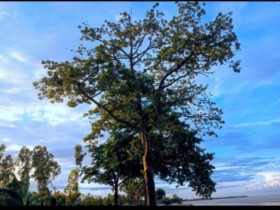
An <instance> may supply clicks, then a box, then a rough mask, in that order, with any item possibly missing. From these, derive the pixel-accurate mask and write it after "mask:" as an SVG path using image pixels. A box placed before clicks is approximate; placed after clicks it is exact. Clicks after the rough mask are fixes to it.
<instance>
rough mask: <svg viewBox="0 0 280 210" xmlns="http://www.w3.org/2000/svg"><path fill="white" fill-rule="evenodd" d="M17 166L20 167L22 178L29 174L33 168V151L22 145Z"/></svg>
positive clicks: (19, 172)
mask: <svg viewBox="0 0 280 210" xmlns="http://www.w3.org/2000/svg"><path fill="white" fill-rule="evenodd" d="M16 166H18V167H19V169H18V174H19V176H20V180H24V179H25V177H26V176H29V174H30V172H31V169H32V151H31V150H30V149H29V148H27V147H25V146H24V147H22V148H21V150H20V151H19V154H18V157H17V160H16Z"/></svg>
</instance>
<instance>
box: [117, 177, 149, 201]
mask: <svg viewBox="0 0 280 210" xmlns="http://www.w3.org/2000/svg"><path fill="white" fill-rule="evenodd" d="M120 189H121V191H123V192H125V193H126V196H127V198H128V199H129V200H130V201H131V202H132V203H133V204H134V205H135V206H138V205H139V201H140V199H141V198H142V197H144V196H145V185H144V180H143V178H142V179H139V178H134V179H129V180H127V181H126V182H125V183H123V184H122V185H121V186H120Z"/></svg>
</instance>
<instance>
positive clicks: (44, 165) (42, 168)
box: [31, 146, 61, 205]
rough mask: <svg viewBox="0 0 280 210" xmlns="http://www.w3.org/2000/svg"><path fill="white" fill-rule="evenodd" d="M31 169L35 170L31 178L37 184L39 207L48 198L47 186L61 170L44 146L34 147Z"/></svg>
mask: <svg viewBox="0 0 280 210" xmlns="http://www.w3.org/2000/svg"><path fill="white" fill-rule="evenodd" d="M32 167H33V168H34V169H35V170H34V173H33V174H32V176H31V177H32V178H34V179H35V181H36V182H37V189H38V194H39V200H40V201H41V205H45V200H46V199H47V198H49V195H50V192H49V189H48V184H49V183H50V182H51V181H52V180H53V179H54V178H55V177H56V176H57V175H59V174H60V172H61V169H60V166H59V165H58V163H57V162H56V161H55V160H54V156H53V154H51V153H49V152H48V151H47V148H46V147H44V146H36V147H34V149H33V153H32Z"/></svg>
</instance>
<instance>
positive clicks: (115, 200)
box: [114, 184, 119, 206]
mask: <svg viewBox="0 0 280 210" xmlns="http://www.w3.org/2000/svg"><path fill="white" fill-rule="evenodd" d="M118 188H119V186H118V185H117V184H115V196H114V205H115V206H117V205H118V199H119V193H118Z"/></svg>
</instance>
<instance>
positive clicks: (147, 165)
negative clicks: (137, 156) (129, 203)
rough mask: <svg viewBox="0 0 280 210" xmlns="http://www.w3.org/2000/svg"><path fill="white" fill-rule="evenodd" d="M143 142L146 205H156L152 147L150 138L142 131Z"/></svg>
mask: <svg viewBox="0 0 280 210" xmlns="http://www.w3.org/2000/svg"><path fill="white" fill-rule="evenodd" d="M141 143H142V146H143V156H142V159H143V169H144V182H145V193H146V200H147V201H146V205H147V206H156V205H157V204H156V196H155V182H154V174H153V170H152V168H151V155H150V152H151V149H150V142H149V138H148V137H147V136H146V135H145V134H144V133H143V132H141Z"/></svg>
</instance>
